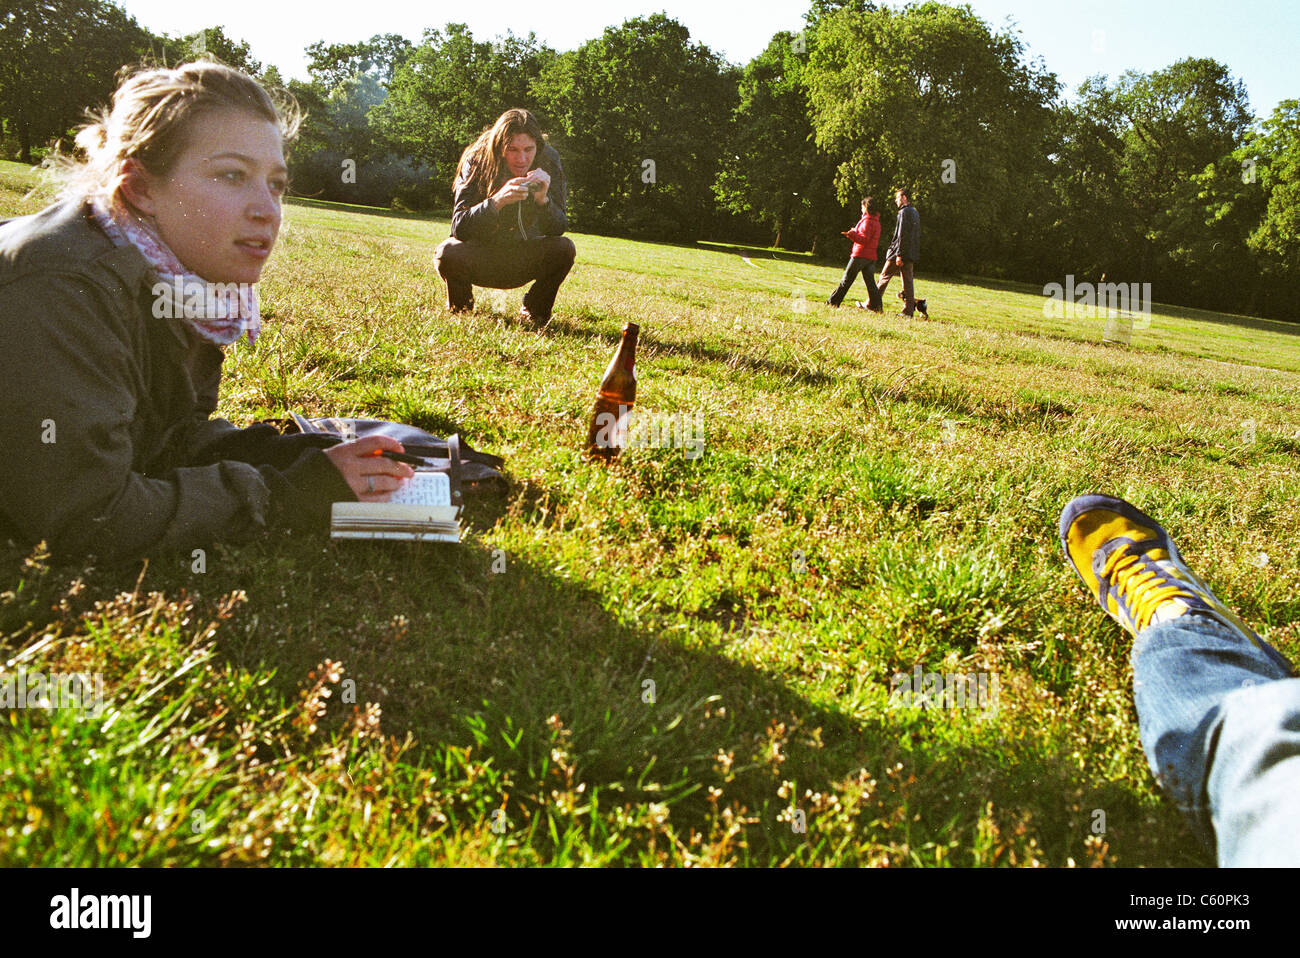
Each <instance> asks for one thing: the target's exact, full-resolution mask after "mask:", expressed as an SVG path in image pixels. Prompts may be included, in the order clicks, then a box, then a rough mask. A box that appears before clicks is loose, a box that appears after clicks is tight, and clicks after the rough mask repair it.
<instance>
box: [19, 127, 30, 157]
mask: <svg viewBox="0 0 1300 958" xmlns="http://www.w3.org/2000/svg"><path fill="white" fill-rule="evenodd" d="M18 147H19V153H18V162H19V163H27V164H29V165H30V164H31V162H32V133H31V130H30V129H28V127H27V124H26V123H24V122H23V121H22V120H19V121H18Z"/></svg>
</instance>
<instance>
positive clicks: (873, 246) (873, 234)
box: [862, 217, 880, 259]
mask: <svg viewBox="0 0 1300 958" xmlns="http://www.w3.org/2000/svg"><path fill="white" fill-rule="evenodd" d="M866 234H867V235H866V238H865V239H864V240H863V241H862V245H863V246H865V247H866V248H867V252H868V253H870V254H871V259H875V258H876V252H877V250H879V249H880V217H876V218H875V219H873V220H868V221H867V230H866Z"/></svg>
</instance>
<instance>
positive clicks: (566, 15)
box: [117, 0, 1300, 116]
mask: <svg viewBox="0 0 1300 958" xmlns="http://www.w3.org/2000/svg"><path fill="white" fill-rule="evenodd" d="M117 2H119V3H120V4H121V5H122V6H124V7H125V8H126V10H127V11H128V12H129V13H130V14H132V15H133V16H134V17H135V18H136V20H137V21H139V22H140V23H141V24H142V25H143V26H146V27H148V28H149V29H150V30H153V31H154V32H156V33H169V34H172V35H180V34H185V33H192V32H194V31H196V30H199V29H201V28H203V27H208V26H213V25H215V24H218V23H219V24H221V25H222V26H224V27H225V28H226V33H227V34H228V35H230V36H232V37H235V38H237V39H241V40H246V41H247V42H248V43H249V45H250V46H251V47H252V50H253V55H254V56H255V57H256V58H257V59H259V60H261V61H262V62H264V63H266V62H269V63H274V64H275V65H276V66H278V67H279V68H280V71H281V73H283V74H284V75H285V76H286V77H297V78H300V79H305V78H306V57H305V56H304V55H303V48H304V47H306V46H307V44H309V43H312V42H314V41H316V40H325V41H327V42H331V43H335V42H352V41H356V40H364V39H368V38H369V37H371V36H372V35H374V34H376V33H400V34H402V35H403V36H406V37H407V38H409V39H410V40H412V41H418V40H419V38H420V36H421V34H422V33H423V31H424V28H425V27H441V26H443V25H445V24H446V23H448V22H460V23H467V24H468V25H469V27H470V29H471V30H472V31H473V33H474V36H475V37H479V38H482V39H487V38H490V37H493V36H496V35H499V34H504V33H505V32H506V30H513V31H514V32H515V33H516V34H527V33H528V31H530V30H531V31H533V32H534V33H536V34H537V36H538V38H539V39H541V40H542V41H543V42H545V43H547V44H548V45H550V46H552V47H554V48H555V49H557V50H570V49H573V48H574V47H576V46H578V45H580V44H581V43H583V42H584V41H586V40H589V39H591V38H593V37H596V36H599V34H600V33H601V31H602V30H603V29H604V28H605V27H606V26H611V25H616V24H618V23H621V22H622V21H623V20H625V19H628V18H630V17H635V16H646V15H648V14H651V13H655V12H658V11H663V12H665V13H667V14H668V15H669V16H671V17H673V18H675V19H676V20H678V21H680V22H681V23H684V24H685V25H686V26H687V27H688V28H689V29H690V31H691V36H692V37H693V38H694V39H696V40H698V41H700V42H702V43H705V44H707V45H708V46H709V47H710V48H711V49H713V50H715V51H716V52H718V53H720V54H722V55H723V56H725V57H726V58H727V59H729V60H731V61H732V62H735V63H744V62H745V61H747V60H749V59H750V58H751V57H753V56H754V55H755V54H757V53H758V52H759V51H761V50H762V49H763V48H764V47H765V46H766V45H767V42H768V40H770V39H771V37H772V34H774V33H776V32H777V31H778V30H798V29H799V28H801V27H802V25H803V14H804V12H805V11H806V10H807V9H808V6H809V4H808V3H807V2H806V0H602V2H594V3H593V2H589V0H580V2H567V0H492V2H490V3H474V2H472V0H457V2H455V3H448V2H445V0H434V2H410V0H315V2H309V3H301V4H299V3H284V2H280V0H222V2H221V3H212V4H188V3H186V4H182V3H177V2H176V0H117ZM969 3H970V6H971V7H972V8H973V9H974V10H975V12H976V13H977V14H979V15H980V16H981V17H982V18H983V19H984V20H985V21H987V22H988V23H990V24H991V25H992V26H994V27H995V28H1001V27H1004V26H1006V25H1007V22H1008V18H1009V19H1010V20H1012V21H1014V22H1015V23H1016V25H1017V28H1018V29H1019V31H1020V34H1021V39H1022V41H1023V42H1024V44H1025V46H1026V47H1027V52H1028V55H1029V56H1030V57H1031V58H1033V57H1042V58H1043V60H1044V61H1045V62H1046V64H1047V68H1048V69H1049V70H1052V71H1054V72H1055V73H1056V75H1057V77H1058V78H1059V79H1060V80H1061V81H1062V82H1063V83H1065V85H1066V91H1067V93H1072V92H1073V91H1074V89H1075V88H1076V87H1077V86H1078V84H1079V83H1080V81H1082V80H1083V79H1084V78H1085V77H1088V76H1091V75H1093V74H1097V73H1102V74H1106V75H1108V76H1110V77H1112V78H1114V77H1116V76H1118V75H1119V74H1121V73H1123V72H1124V71H1125V70H1128V69H1134V70H1139V71H1142V72H1144V73H1145V72H1150V71H1152V70H1158V69H1161V68H1163V67H1166V66H1168V65H1169V64H1171V63H1173V62H1174V61H1176V60H1179V59H1182V58H1184V57H1189V56H1200V57H1213V58H1215V59H1217V60H1219V61H1220V62H1222V63H1225V64H1227V66H1228V68H1229V69H1230V70H1231V71H1232V74H1233V76H1234V77H1236V78H1237V79H1239V80H1243V81H1245V83H1246V90H1247V92H1248V94H1249V95H1250V104H1251V107H1252V108H1253V109H1254V111H1255V112H1256V114H1261V115H1265V116H1266V115H1268V114H1269V113H1271V112H1272V111H1273V107H1274V106H1275V105H1276V104H1277V102H1278V101H1279V100H1282V99H1288V98H1296V99H1300V3H1298V2H1296V0H1226V2H1225V0H1181V2H1180V0H1072V2H1063V0H969ZM890 6H901V4H898V3H891V4H890Z"/></svg>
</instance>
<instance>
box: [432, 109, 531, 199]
mask: <svg viewBox="0 0 1300 958" xmlns="http://www.w3.org/2000/svg"><path fill="white" fill-rule="evenodd" d="M519 133H524V134H526V135H528V136H530V137H532V138H533V142H534V143H536V144H537V159H538V160H540V159H541V155H542V148H543V147H544V146H545V145H546V135H545V134H544V133H542V127H541V124H539V123H538V122H537V117H535V116H533V114H532V113H531V112H530V111H528V110H521V109H518V108H515V109H513V110H506V112H504V113H502V114H501V115H500V116H499V117H497V121H496V122H495V123H493V124H492V125H491V126H490V127H488V128H487V129H485V130H484V131H483V132H482V133H480V134H479V135H478V139H476V140H475V141H474V142H473V143H471V144H470V145H469V146H467V147H465V152H464V153H462V154H461V155H460V164H459V165H458V166H457V168H456V170H457V173H456V178H455V182H453V183H452V192H453V193H455V192H456V185H457V183H465V184H467V185H468V184H471V183H476V182H477V183H480V184H481V185H482V187H483V189H484V190H485V191H486V192H488V193H491V192H492V191H493V189H495V188H496V185H497V180H498V179H500V178H501V167H502V165H503V159H502V158H503V157H504V156H505V154H506V147H507V146H509V145H510V141H511V140H513V139H514V138H515V136H516V135H517V134H519Z"/></svg>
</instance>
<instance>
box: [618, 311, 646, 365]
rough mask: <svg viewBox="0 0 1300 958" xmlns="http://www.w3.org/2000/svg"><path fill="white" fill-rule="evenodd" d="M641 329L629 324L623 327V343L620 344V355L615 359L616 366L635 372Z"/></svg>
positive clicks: (634, 324)
mask: <svg viewBox="0 0 1300 958" xmlns="http://www.w3.org/2000/svg"><path fill="white" fill-rule="evenodd" d="M640 331H641V328H640V327H639V326H637V324H636V323H628V324H627V325H626V326H624V327H623V341H622V342H621V343H619V346H618V354H617V355H616V356H615V357H614V365H615V366H616V367H619V368H621V369H626V370H627V371H628V372H633V367H634V366H635V365H636V339H637V334H638V333H639V332H640Z"/></svg>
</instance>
